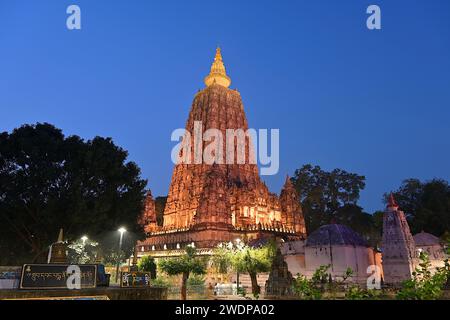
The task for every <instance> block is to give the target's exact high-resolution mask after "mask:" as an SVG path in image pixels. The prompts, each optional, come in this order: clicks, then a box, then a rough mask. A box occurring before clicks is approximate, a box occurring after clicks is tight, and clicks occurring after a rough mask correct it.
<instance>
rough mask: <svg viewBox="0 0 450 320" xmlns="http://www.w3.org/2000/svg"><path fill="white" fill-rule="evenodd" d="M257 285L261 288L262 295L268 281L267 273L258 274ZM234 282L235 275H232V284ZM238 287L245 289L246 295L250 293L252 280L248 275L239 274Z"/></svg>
mask: <svg viewBox="0 0 450 320" xmlns="http://www.w3.org/2000/svg"><path fill="white" fill-rule="evenodd" d="M257 277H258V285H259V286H260V287H261V293H262V294H263V293H264V291H265V287H266V281H267V280H268V279H269V274H268V273H260V274H258V276H257ZM234 281H236V275H233V277H232V282H234ZM239 287H240V288H245V289H246V290H247V293H248V294H251V292H252V280H251V279H250V276H249V275H248V274H243V273H241V274H239Z"/></svg>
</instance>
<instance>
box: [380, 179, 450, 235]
mask: <svg viewBox="0 0 450 320" xmlns="http://www.w3.org/2000/svg"><path fill="white" fill-rule="evenodd" d="M393 194H394V196H395V199H396V200H397V203H398V204H399V206H400V208H401V210H403V211H404V212H405V213H406V215H407V218H408V224H409V226H410V228H411V231H412V232H413V233H419V232H421V231H425V232H428V233H431V234H434V235H435V236H438V237H440V236H442V235H444V233H445V232H448V231H449V230H450V186H449V184H448V182H447V181H444V180H439V179H434V180H431V181H427V182H421V181H420V180H418V179H408V180H405V181H403V183H402V185H401V186H400V188H399V189H397V190H395V191H394V192H393ZM388 196H389V194H388V193H387V194H385V195H384V201H385V202H387V198H388Z"/></svg>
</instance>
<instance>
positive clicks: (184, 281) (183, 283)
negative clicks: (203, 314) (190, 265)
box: [181, 272, 189, 301]
mask: <svg viewBox="0 0 450 320" xmlns="http://www.w3.org/2000/svg"><path fill="white" fill-rule="evenodd" d="M188 279H189V273H188V272H183V278H182V280H181V300H183V301H184V300H186V298H187V280H188Z"/></svg>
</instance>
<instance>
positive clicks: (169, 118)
mask: <svg viewBox="0 0 450 320" xmlns="http://www.w3.org/2000/svg"><path fill="white" fill-rule="evenodd" d="M70 4H78V5H79V6H80V7H81V10H82V24H83V25H82V27H83V29H82V30H81V31H68V30H67V29H66V24H65V21H66V17H67V15H66V13H65V11H66V8H67V6H68V5H70ZM370 4H378V5H380V6H381V9H382V18H383V20H382V23H383V29H382V30H381V31H369V30H368V29H367V28H366V26H365V25H366V24H365V21H366V17H367V15H366V13H365V11H366V8H367V6H368V5H370ZM449 42H450V1H448V0H442V1H439V0H414V1H412V0H408V1H406V0H405V1H401V0H396V1H380V0H377V1H363V0H345V1H344V0H341V1H337V0H330V1H324V0H322V1H316V0H315V1H312V0H310V1H298V0H297V1H275V0H272V1H262V0H258V1H230V0H229V1H211V0H209V1H194V0H191V1H148V0H141V1H138V0H134V1H133V0H127V1H125V0H120V1H119V0H114V1H112V0H109V1H106V0H95V1H93V0H71V1H65V0H40V1H35V0H29V1H24V0H10V1H7V0H0V114H1V117H0V131H5V130H6V131H10V130H12V129H13V128H15V127H17V126H20V125H21V124H24V123H36V122H50V123H53V124H55V125H56V126H57V127H60V128H62V129H63V130H64V132H65V133H66V134H76V135H80V136H81V137H83V138H86V139H90V138H93V137H94V136H96V135H100V136H109V137H112V138H113V139H114V141H115V142H116V143H117V144H118V145H120V146H122V147H124V148H125V149H127V150H128V151H129V153H130V159H131V160H133V161H136V162H137V163H138V165H139V166H140V167H141V168H142V172H143V176H144V177H145V178H147V179H149V187H150V188H151V189H152V191H153V193H154V194H155V195H165V194H167V191H168V187H169V183H170V178H171V174H172V167H173V165H172V163H171V161H170V151H171V149H172V147H173V143H172V142H171V141H170V134H171V132H172V130H174V129H176V128H180V127H184V125H185V122H186V119H187V115H188V112H189V108H190V105H191V102H192V99H193V96H194V94H195V92H196V91H197V90H198V89H199V88H202V87H203V78H204V76H205V75H206V74H207V73H208V72H209V67H210V64H211V61H212V58H213V55H214V50H215V47H216V46H217V45H218V44H219V45H220V46H221V47H222V49H223V55H224V60H225V63H226V66H227V68H228V73H229V75H230V76H231V78H232V80H233V85H232V87H233V88H238V89H239V91H240V92H241V94H242V97H243V100H244V105H245V108H246V112H247V117H248V119H249V123H250V126H251V127H253V128H279V129H280V130H281V170H280V174H279V175H278V176H274V177H269V178H267V177H266V178H264V179H265V180H266V181H267V182H268V185H269V187H270V188H271V190H272V191H274V192H279V189H280V188H281V186H282V184H283V182H284V177H285V175H286V174H287V173H290V174H292V173H293V171H294V170H295V169H296V168H298V167H300V166H301V165H303V164H305V163H312V164H317V165H320V166H322V167H323V168H324V169H327V170H331V169H333V168H342V169H345V170H348V171H351V172H357V173H359V174H363V175H365V176H366V177H367V187H366V189H365V190H364V192H363V193H362V196H361V204H362V205H363V206H364V207H365V209H366V210H368V211H374V210H377V209H382V207H383V205H382V203H381V197H382V194H383V193H384V192H386V191H389V190H392V189H395V188H397V187H398V186H399V185H400V183H401V181H402V180H403V179H405V178H409V177H417V178H420V179H431V178H434V177H440V178H445V179H450V170H449V158H450V138H449V137H450V126H449V122H450V43H449Z"/></svg>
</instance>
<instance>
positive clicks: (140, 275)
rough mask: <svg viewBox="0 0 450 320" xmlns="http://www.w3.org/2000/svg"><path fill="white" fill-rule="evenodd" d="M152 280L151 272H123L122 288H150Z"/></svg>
mask: <svg viewBox="0 0 450 320" xmlns="http://www.w3.org/2000/svg"><path fill="white" fill-rule="evenodd" d="M150 279H151V273H150V272H122V273H121V274H120V286H121V287H122V288H136V287H149V286H150Z"/></svg>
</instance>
